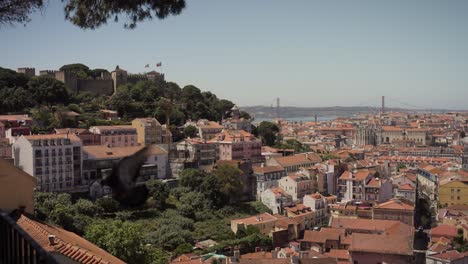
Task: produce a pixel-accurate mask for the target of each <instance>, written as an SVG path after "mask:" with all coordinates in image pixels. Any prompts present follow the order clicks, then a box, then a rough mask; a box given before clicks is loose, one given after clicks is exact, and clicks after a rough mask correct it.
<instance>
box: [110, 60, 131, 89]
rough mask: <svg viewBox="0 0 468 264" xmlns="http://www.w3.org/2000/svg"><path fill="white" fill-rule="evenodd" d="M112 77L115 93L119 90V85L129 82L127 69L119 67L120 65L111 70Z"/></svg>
mask: <svg viewBox="0 0 468 264" xmlns="http://www.w3.org/2000/svg"><path fill="white" fill-rule="evenodd" d="M111 77H112V80H113V82H114V93H115V92H116V91H117V87H119V86H120V85H122V84H126V83H127V77H128V74H127V71H125V70H122V69H120V68H119V65H117V67H115V70H114V71H112V72H111Z"/></svg>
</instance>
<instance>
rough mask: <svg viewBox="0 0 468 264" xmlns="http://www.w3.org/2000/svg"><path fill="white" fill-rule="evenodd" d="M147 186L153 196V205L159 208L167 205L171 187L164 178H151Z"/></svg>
mask: <svg viewBox="0 0 468 264" xmlns="http://www.w3.org/2000/svg"><path fill="white" fill-rule="evenodd" d="M146 188H147V189H148V192H149V195H150V196H151V197H152V205H153V206H154V207H155V208H158V209H164V208H165V207H166V199H167V198H168V197H169V187H168V186H167V185H166V183H164V182H163V181H162V180H149V181H147V182H146Z"/></svg>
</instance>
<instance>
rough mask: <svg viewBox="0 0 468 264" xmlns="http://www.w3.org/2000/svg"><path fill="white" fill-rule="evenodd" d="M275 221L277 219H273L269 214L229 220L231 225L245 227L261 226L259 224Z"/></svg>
mask: <svg viewBox="0 0 468 264" xmlns="http://www.w3.org/2000/svg"><path fill="white" fill-rule="evenodd" d="M277 220H278V218H277V217H274V216H272V215H271V214H269V213H263V214H259V215H253V216H249V217H247V218H242V219H233V220H231V223H244V224H246V225H255V224H261V223H268V222H273V221H277Z"/></svg>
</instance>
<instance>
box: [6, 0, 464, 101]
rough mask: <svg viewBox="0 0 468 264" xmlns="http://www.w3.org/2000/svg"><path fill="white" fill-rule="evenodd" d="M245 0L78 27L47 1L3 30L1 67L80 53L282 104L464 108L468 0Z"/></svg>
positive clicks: (54, 61)
mask: <svg viewBox="0 0 468 264" xmlns="http://www.w3.org/2000/svg"><path fill="white" fill-rule="evenodd" d="M246 4H247V2H236V3H218V2H214V1H199V2H197V3H195V2H189V3H187V8H186V9H185V10H184V11H183V12H182V14H181V15H180V16H176V17H170V18H168V19H166V20H153V21H149V22H145V23H141V24H139V25H138V26H137V28H136V29H134V30H126V29H124V28H123V26H122V23H124V21H122V22H119V23H113V22H110V23H109V24H108V25H104V26H102V27H100V28H98V29H96V30H81V29H79V28H77V27H75V26H73V25H71V24H70V23H62V22H63V11H62V10H61V4H60V3H49V5H48V6H47V7H46V8H45V9H44V11H43V13H36V14H34V15H33V17H32V21H31V22H30V23H28V24H27V25H26V26H25V27H23V26H21V25H16V26H14V27H10V26H3V27H2V29H1V30H0V38H1V39H4V40H6V41H2V42H1V43H0V50H1V51H0V58H2V59H1V66H2V67H6V68H12V69H16V68H17V67H35V68H36V69H37V70H43V69H58V68H59V67H60V66H62V65H64V64H69V63H74V62H81V63H84V64H86V65H88V66H89V67H91V68H106V69H108V70H113V69H114V68H115V66H116V65H120V67H121V68H124V69H126V70H128V71H129V72H134V73H138V72H143V71H145V70H146V68H145V67H144V66H145V65H146V64H150V65H153V66H155V64H156V63H158V62H160V61H161V62H162V64H163V66H162V70H163V72H164V73H165V74H166V78H167V80H169V81H174V82H176V83H178V84H179V85H181V86H184V85H188V84H193V85H195V86H197V87H199V88H200V89H202V90H204V91H211V92H213V93H215V94H217V95H218V96H219V97H221V98H227V99H230V100H232V101H234V102H235V103H237V104H239V105H240V106H253V105H265V106H269V105H271V104H273V105H274V104H275V98H276V97H280V98H281V105H283V106H297V107H315V106H317V107H324V106H335V105H339V106H359V105H361V103H362V102H365V101H367V100H369V99H371V98H377V97H378V96H381V95H385V96H389V97H394V98H399V99H400V100H402V101H404V102H407V103H410V104H412V105H414V106H416V107H419V108H426V109H430V108H433V109H440V108H443V109H453V110H466V108H467V107H466V106H465V105H466V103H465V101H466V100H465V98H466V97H467V96H468V89H467V88H466V83H467V82H468V77H466V76H465V75H464V74H462V72H464V71H466V70H467V69H468V65H467V61H468V60H466V58H467V57H468V48H467V47H468V45H467V44H468V38H467V37H466V36H467V34H466V33H468V32H467V31H468V29H466V28H464V27H461V25H464V24H465V23H466V22H467V21H466V20H467V19H468V18H466V17H464V12H463V10H466V7H468V4H467V3H465V2H463V1H451V2H450V3H449V4H447V3H437V2H436V1H414V2H411V3H407V2H403V1H392V2H391V3H390V2H387V3H383V2H380V3H375V2H373V1H359V2H357V3H356V2H354V3H339V4H338V2H336V1H330V2H327V3H324V2H321V3H318V2H305V1H301V2H296V6H294V7H293V8H291V6H285V5H284V4H282V3H281V2H279V1H271V2H269V5H268V6H267V7H266V6H263V5H261V4H260V3H251V4H249V6H248V9H247V8H245V6H246ZM206 10H211V12H206ZM213 21H218V23H213ZM221 35H222V36H223V37H220V36H221ZM83 39H89V40H91V41H86V42H83V41H81V40H83ZM31 40H32V41H31ZM51 43H52V44H51ZM158 69H160V68H158ZM270 97H271V98H270ZM378 104H379V102H378V100H377V101H376V103H374V104H372V105H378ZM390 106H391V105H390Z"/></svg>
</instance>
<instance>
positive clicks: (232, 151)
mask: <svg viewBox="0 0 468 264" xmlns="http://www.w3.org/2000/svg"><path fill="white" fill-rule="evenodd" d="M210 142H212V143H216V144H217V145H218V159H220V160H246V161H250V162H251V163H260V162H262V142H261V141H260V140H259V139H257V138H256V137H255V136H254V135H252V134H250V133H249V132H247V131H244V130H223V131H222V132H221V133H218V134H217V135H216V136H215V137H214V138H213V139H212V140H210Z"/></svg>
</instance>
